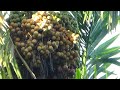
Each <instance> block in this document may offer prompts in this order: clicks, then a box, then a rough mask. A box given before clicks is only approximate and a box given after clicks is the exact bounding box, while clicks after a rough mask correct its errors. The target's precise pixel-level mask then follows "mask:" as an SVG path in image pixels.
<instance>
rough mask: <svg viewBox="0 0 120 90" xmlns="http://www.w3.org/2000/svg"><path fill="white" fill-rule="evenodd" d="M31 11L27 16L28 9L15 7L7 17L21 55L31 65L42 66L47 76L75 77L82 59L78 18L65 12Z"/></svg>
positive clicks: (13, 38)
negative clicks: (77, 24)
mask: <svg viewBox="0 0 120 90" xmlns="http://www.w3.org/2000/svg"><path fill="white" fill-rule="evenodd" d="M31 13H32V15H31V17H28V16H27V12H25V11H21V12H19V11H13V12H11V15H10V18H9V19H8V24H9V29H10V34H11V38H12V40H13V42H14V44H15V45H16V46H17V49H18V51H19V52H20V54H21V56H22V57H23V58H24V59H25V60H26V62H27V63H28V64H30V63H31V64H32V67H36V68H40V69H42V70H43V71H44V72H45V78H62V79H68V78H73V76H74V75H75V69H76V68H77V62H78V61H79V52H78V47H77V45H76V42H77V41H78V40H77V39H78V38H79V34H76V33H74V32H73V31H75V30H73V29H75V27H76V26H75V25H76V24H75V20H73V19H72V18H71V17H70V15H67V14H66V13H64V12H62V13H55V12H53V11H37V12H34V13H33V12H31ZM45 64H46V65H45ZM41 66H43V68H41ZM33 72H34V71H33Z"/></svg>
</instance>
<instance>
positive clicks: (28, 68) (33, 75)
mask: <svg viewBox="0 0 120 90" xmlns="http://www.w3.org/2000/svg"><path fill="white" fill-rule="evenodd" d="M10 40H11V42H12V43H13V41H12V39H11V37H10ZM13 45H14V43H13ZM15 50H16V52H17V54H18V55H19V57H20V59H21V61H22V62H23V64H24V65H25V67H26V68H27V70H28V71H29V72H30V74H31V76H32V77H33V78H34V79H37V78H36V76H35V74H34V73H33V72H32V71H31V69H30V67H29V66H28V65H27V63H26V61H25V60H24V59H23V58H22V56H21V55H20V53H19V51H18V50H17V48H16V47H15Z"/></svg>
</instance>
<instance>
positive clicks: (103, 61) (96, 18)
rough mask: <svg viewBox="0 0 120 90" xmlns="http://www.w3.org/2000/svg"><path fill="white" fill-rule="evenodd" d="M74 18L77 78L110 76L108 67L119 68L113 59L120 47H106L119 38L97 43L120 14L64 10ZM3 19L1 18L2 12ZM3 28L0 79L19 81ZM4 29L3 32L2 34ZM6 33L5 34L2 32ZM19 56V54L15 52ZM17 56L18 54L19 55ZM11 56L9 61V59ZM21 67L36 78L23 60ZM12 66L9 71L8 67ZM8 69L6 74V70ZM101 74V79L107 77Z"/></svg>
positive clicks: (15, 64) (4, 25)
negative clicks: (76, 45) (77, 55)
mask: <svg viewBox="0 0 120 90" xmlns="http://www.w3.org/2000/svg"><path fill="white" fill-rule="evenodd" d="M64 12H66V13H68V14H70V15H72V18H74V19H75V21H76V22H77V26H76V27H75V28H76V29H75V30H76V31H75V32H78V33H79V35H80V38H79V43H78V46H79V54H80V58H79V61H80V62H79V67H78V68H77V69H76V75H75V78H76V79H94V78H96V77H97V76H98V75H99V73H101V72H105V73H106V75H107V76H109V75H111V74H113V72H110V71H107V70H106V69H107V68H108V67H109V66H110V65H111V64H116V65H120V63H119V62H118V61H117V60H119V59H120V57H115V58H112V57H111V56H114V55H116V54H118V53H119V51H120V50H119V49H120V46H119V45H118V46H117V47H112V48H108V46H110V45H111V44H112V43H113V42H114V41H115V40H116V38H117V37H118V36H119V34H118V35H116V36H114V37H112V38H110V39H109V40H107V41H106V42H104V43H101V44H100V45H98V44H99V42H100V41H101V40H102V39H103V38H104V37H105V36H106V35H107V34H108V33H109V32H111V30H113V29H114V28H115V27H116V25H117V24H118V22H119V19H120V17H119V11H69V12H68V11H64ZM60 13H61V12H60ZM1 16H2V20H5V19H4V16H5V15H3V14H2V12H1ZM2 26H3V28H1V32H0V33H2V34H1V38H2V39H1V40H3V43H1V44H0V46H1V47H0V48H1V49H0V52H1V53H0V54H1V56H0V60H1V62H3V61H4V62H5V65H3V64H2V66H1V70H0V75H1V78H14V77H13V74H15V75H16V78H22V76H21V74H20V72H21V71H20V70H19V67H18V65H17V62H16V59H15V57H14V54H13V51H14V49H13V48H15V47H14V45H13V43H12V40H11V39H10V35H9V31H8V29H7V25H6V24H5V23H4V22H2ZM2 30H3V31H2ZM4 30H5V31H4ZM9 45H11V47H13V48H11V50H9V47H10V46H9ZM18 53H19V52H18ZM7 56H8V57H7ZM19 56H20V55H19ZM10 57H11V58H10ZM21 60H22V62H23V64H24V65H25V66H26V68H27V70H28V71H29V72H30V74H31V75H32V77H33V78H35V76H34V73H33V72H32V70H30V68H29V66H28V65H27V63H26V62H25V61H24V59H22V58H21ZM10 67H12V69H11V68H10ZM6 70H7V71H6ZM13 72H14V73H13ZM106 75H104V76H103V77H101V78H107V77H105V76H106Z"/></svg>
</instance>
